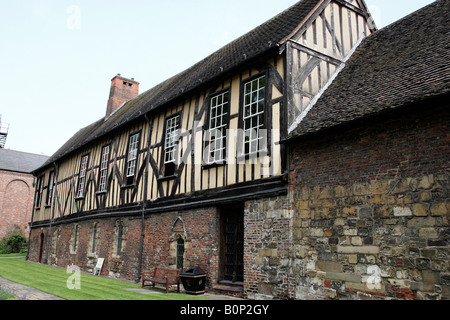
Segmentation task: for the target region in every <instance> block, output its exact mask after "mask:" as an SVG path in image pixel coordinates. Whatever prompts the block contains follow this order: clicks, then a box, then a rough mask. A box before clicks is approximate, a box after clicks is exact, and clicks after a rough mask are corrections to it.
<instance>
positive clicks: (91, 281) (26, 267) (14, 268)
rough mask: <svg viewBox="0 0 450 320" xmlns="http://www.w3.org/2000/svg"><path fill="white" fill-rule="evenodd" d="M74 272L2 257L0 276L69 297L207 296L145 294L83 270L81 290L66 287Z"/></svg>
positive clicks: (130, 285)
mask: <svg viewBox="0 0 450 320" xmlns="http://www.w3.org/2000/svg"><path fill="white" fill-rule="evenodd" d="M71 275H73V274H69V273H67V272H66V270H64V269H59V268H55V267H50V266H46V265H42V264H36V263H32V262H27V261H25V258H11V259H5V258H2V259H0V277H2V278H5V279H8V280H10V281H13V282H16V283H20V284H23V285H26V286H30V287H33V288H36V289H38V290H41V291H44V292H47V293H50V294H53V295H56V296H59V297H61V298H64V299H66V300H193V299H204V298H202V297H199V296H190V295H186V294H177V293H169V294H142V293H137V292H133V291H129V290H125V289H126V288H140V285H137V284H134V283H128V282H124V281H119V280H114V279H109V278H103V277H96V276H93V275H89V274H83V273H81V280H80V285H81V288H80V289H79V290H77V289H74V290H70V289H69V288H67V280H68V279H69V277H70V276H71Z"/></svg>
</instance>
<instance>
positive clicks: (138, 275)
mask: <svg viewBox="0 0 450 320" xmlns="http://www.w3.org/2000/svg"><path fill="white" fill-rule="evenodd" d="M144 117H145V120H147V123H148V127H149V134H148V141H147V157H146V158H145V171H144V194H143V199H142V209H141V213H142V215H141V242H140V245H139V259H138V270H137V275H136V280H135V281H136V283H138V282H139V281H140V280H141V274H142V255H143V251H144V237H145V200H146V199H147V188H148V187H147V185H148V171H149V170H148V167H149V154H150V143H151V138H152V127H153V126H152V124H151V123H150V121H149V120H148V117H147V114H144Z"/></svg>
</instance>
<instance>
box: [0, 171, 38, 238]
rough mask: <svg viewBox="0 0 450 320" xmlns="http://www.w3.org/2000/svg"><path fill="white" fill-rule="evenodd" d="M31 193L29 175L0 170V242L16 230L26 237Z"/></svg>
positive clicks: (31, 201)
mask: <svg viewBox="0 0 450 320" xmlns="http://www.w3.org/2000/svg"><path fill="white" fill-rule="evenodd" d="M33 192H34V188H33V176H32V175H31V174H26V173H18V172H11V171H4V170H0V240H1V239H3V238H4V237H5V236H7V235H8V233H10V232H14V231H16V230H17V228H19V229H20V230H21V231H22V232H23V234H24V235H26V236H28V231H29V227H28V222H29V221H31V210H32V206H33Z"/></svg>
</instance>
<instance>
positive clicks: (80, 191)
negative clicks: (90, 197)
mask: <svg viewBox="0 0 450 320" xmlns="http://www.w3.org/2000/svg"><path fill="white" fill-rule="evenodd" d="M88 162H89V155H85V156H83V157H82V158H81V164H80V174H79V176H78V189H77V198H82V197H83V196H84V187H85V182H86V172H87V167H88Z"/></svg>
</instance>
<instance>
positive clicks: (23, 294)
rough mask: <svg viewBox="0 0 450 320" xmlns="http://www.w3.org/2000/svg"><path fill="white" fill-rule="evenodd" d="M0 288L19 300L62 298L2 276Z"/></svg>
mask: <svg viewBox="0 0 450 320" xmlns="http://www.w3.org/2000/svg"><path fill="white" fill-rule="evenodd" d="M0 288H2V290H5V291H8V292H12V293H13V294H14V295H15V296H16V297H17V298H19V299H20V300H22V299H24V298H25V299H24V300H64V299H63V298H60V297H57V296H54V295H52V294H49V293H45V292H42V291H40V290H38V289H35V288H31V287H27V286H24V285H22V284H19V283H15V282H12V281H9V280H7V279H4V278H0Z"/></svg>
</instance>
